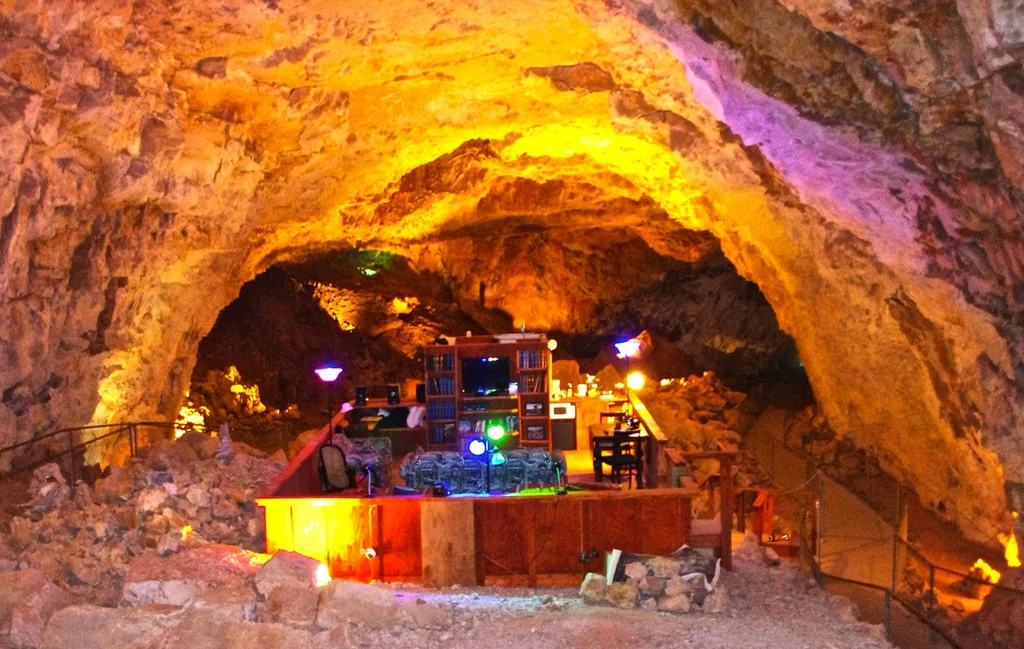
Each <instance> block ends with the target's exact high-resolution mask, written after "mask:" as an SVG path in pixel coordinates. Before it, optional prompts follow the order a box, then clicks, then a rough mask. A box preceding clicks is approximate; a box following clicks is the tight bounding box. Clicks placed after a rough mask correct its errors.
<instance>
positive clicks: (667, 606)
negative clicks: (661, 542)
mask: <svg viewBox="0 0 1024 649" xmlns="http://www.w3.org/2000/svg"><path fill="white" fill-rule="evenodd" d="M719 571H720V563H719V561H718V560H717V559H715V558H714V557H713V556H710V555H708V554H705V553H703V552H700V551H698V550H693V549H691V548H684V549H683V550H682V551H680V552H677V553H675V554H673V555H672V556H668V557H639V556H635V555H633V556H631V555H622V558H621V561H620V567H619V568H618V569H617V570H616V572H615V578H614V579H613V580H612V583H608V582H607V579H606V577H605V576H604V575H598V574H596V573H589V574H587V576H586V577H585V578H584V579H583V585H582V586H581V587H580V596H582V597H583V600H584V601H585V602H587V603H589V604H610V605H612V606H615V607H617V608H644V609H656V610H659V611H667V612H671V613H689V612H704V613H721V612H723V611H724V610H725V606H726V593H725V587H724V586H723V585H721V584H719V583H718V577H719Z"/></svg>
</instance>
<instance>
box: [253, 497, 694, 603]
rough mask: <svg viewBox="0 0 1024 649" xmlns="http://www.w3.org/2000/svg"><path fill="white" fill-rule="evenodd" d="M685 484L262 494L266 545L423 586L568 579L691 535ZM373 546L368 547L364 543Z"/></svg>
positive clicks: (337, 568)
mask: <svg viewBox="0 0 1024 649" xmlns="http://www.w3.org/2000/svg"><path fill="white" fill-rule="evenodd" d="M693 495H694V493H693V492H692V491H690V490H686V489H650V490H644V491H612V492H574V493H569V494H565V495H555V494H552V495H528V496H518V495H514V494H507V495H500V496H495V495H492V496H478V497H476V496H475V497H451V498H431V497H425V496H381V497H377V498H345V497H340V498H338V497H334V498H289V497H264V498H259V499H258V500H257V504H259V505H260V506H261V507H264V508H265V509H266V516H267V552H269V553H273V552H277V551H278V550H289V551H293V552H300V553H302V554H304V555H307V556H310V557H313V558H314V559H317V560H320V561H323V562H324V563H326V564H327V566H328V568H329V570H330V573H331V575H332V576H334V577H346V578H352V579H359V580H363V581H369V580H383V581H408V582H419V581H421V582H423V583H424V584H426V585H428V586H450V585H455V584H460V585H467V586H472V585H522V586H526V585H530V586H533V585H576V584H579V583H580V580H581V579H582V578H583V575H584V574H586V573H587V572H603V570H604V563H603V562H604V553H605V552H608V551H610V550H614V549H620V550H625V551H628V552H635V553H641V554H670V553H671V552H673V551H675V550H677V549H678V548H679V547H680V546H682V545H683V544H685V543H687V542H688V541H689V539H690V519H691V500H692V497H693ZM371 548H372V549H373V551H372V552H369V550H370V549H371Z"/></svg>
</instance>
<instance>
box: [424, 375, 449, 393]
mask: <svg viewBox="0 0 1024 649" xmlns="http://www.w3.org/2000/svg"><path fill="white" fill-rule="evenodd" d="M427 393H428V394H432V395H435V396H437V395H454V394H455V377H454V376H432V377H428V378H427Z"/></svg>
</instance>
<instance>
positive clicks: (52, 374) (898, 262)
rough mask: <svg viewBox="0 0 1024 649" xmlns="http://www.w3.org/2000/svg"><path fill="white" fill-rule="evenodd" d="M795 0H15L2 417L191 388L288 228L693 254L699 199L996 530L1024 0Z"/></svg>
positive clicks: (845, 410) (806, 346)
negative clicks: (1020, 5) (621, 237)
mask: <svg viewBox="0 0 1024 649" xmlns="http://www.w3.org/2000/svg"><path fill="white" fill-rule="evenodd" d="M785 4H786V5H787V6H785V7H784V6H783V5H782V4H776V3H770V2H767V1H762V0H742V1H740V2H737V3H719V2H712V1H711V0H679V1H678V2H668V1H666V0H649V1H648V2H641V1H639V0H634V1H631V0H621V1H619V2H603V1H596V0H593V1H591V0H580V1H569V0H522V1H520V2H514V3H494V2H491V3H486V2H471V3H412V2H388V3H354V2H327V1H326V0H297V1H295V2H274V1H267V2H249V1H243V0H219V1H215V2H196V1H193V0H185V1H183V2H178V3H163V2H158V1H157V0H142V1H140V2H133V3H123V2H115V1H114V0H99V1H96V2H89V3H79V2H71V1H70V0H53V1H47V2H43V1H42V0H29V1H27V2H13V1H12V0H5V1H4V2H2V3H0V151H2V153H3V155H2V156H0V391H2V394H3V403H2V405H0V443H2V444H4V445H6V444H9V443H14V442H17V441H21V440H24V439H27V438H29V437H31V436H32V435H33V434H37V433H41V432H44V431H45V430H48V429H52V428H53V427H54V426H56V425H58V424H59V425H75V424H85V423H88V422H90V421H94V422H98V421H129V420H137V419H149V418H153V417H160V418H164V419H167V420H168V421H170V420H173V418H174V417H175V415H176V414H177V413H178V410H179V407H180V406H181V405H182V395H183V394H184V393H185V388H186V385H187V382H188V379H189V376H190V373H191V368H192V365H193V363H194V360H195V355H196V349H197V346H198V343H199V340H200V339H201V338H202V336H203V335H204V334H205V333H206V332H208V331H209V330H210V328H211V327H212V325H213V323H214V321H215V319H216V317H217V314H218V312H219V311H220V310H221V309H222V308H223V307H224V306H225V305H227V304H228V303H229V302H230V301H231V300H232V299H233V298H234V297H235V296H236V295H237V293H238V291H239V289H240V287H241V286H242V284H243V283H244V282H246V281H247V280H249V279H251V278H253V277H254V276H255V275H256V274H257V273H258V272H260V271H262V270H264V269H266V268H268V267H269V266H270V265H272V264H274V263H277V262H281V261H288V260H299V259H302V258H304V257H306V256H308V255H311V254H313V253H317V252H326V251H328V250H331V249H335V248H338V247H355V246H358V247H362V248H367V249H379V250H389V251H394V252H401V253H403V254H407V255H409V256H411V257H413V258H418V259H421V260H422V261H423V263H424V264H425V265H429V262H430V260H431V259H433V260H439V259H440V260H442V261H443V260H444V259H445V258H446V257H447V256H449V255H450V256H451V257H452V258H457V257H458V255H459V254H461V253H459V252H457V251H452V250H448V249H447V247H446V246H447V244H446V242H449V241H451V240H453V239H456V238H460V237H461V238H471V239H480V240H481V241H482V240H483V238H485V237H487V236H489V235H491V234H493V233H494V232H496V231H500V230H501V229H502V228H512V229H514V228H516V227H521V228H524V229H532V230H533V231H536V232H543V231H547V230H550V229H552V228H560V229H564V230H567V231H573V230H579V229H583V228H593V227H607V228H628V229H630V230H631V231H633V232H635V233H636V235H637V236H639V237H641V238H642V239H643V240H644V241H645V242H646V243H647V245H649V246H651V248H653V249H655V250H657V251H658V252H661V253H662V254H667V255H670V256H671V255H673V254H674V255H676V256H678V257H679V258H684V257H686V258H692V257H693V256H694V255H699V250H698V248H699V246H695V242H694V241H692V240H690V239H688V237H691V235H690V234H687V232H688V231H693V230H697V231H702V232H706V233H708V234H709V235H710V236H709V238H708V241H712V242H713V241H714V240H716V239H717V241H718V242H719V244H720V246H721V249H722V250H723V252H724V253H725V255H726V256H727V257H728V258H729V259H730V260H731V261H732V262H733V263H734V264H735V265H736V267H737V269H738V270H739V272H740V273H741V274H742V275H743V276H744V277H746V278H748V279H750V280H751V281H754V282H756V283H757V284H758V285H759V286H760V288H761V290H762V291H763V293H764V295H765V296H766V298H767V299H768V301H769V302H770V303H771V305H772V306H773V308H774V309H775V311H776V314H777V316H778V319H779V323H780V325H781V326H782V328H783V329H784V330H785V331H787V332H788V333H789V334H791V335H792V336H793V337H794V338H795V340H796V342H797V346H798V348H799V352H800V356H801V358H802V359H803V362H804V363H805V365H806V368H807V372H808V375H809V377H810V380H811V383H812V386H813V388H814V392H815V397H816V398H817V400H818V401H819V403H820V405H821V407H822V409H823V411H824V412H825V414H826V415H827V417H828V419H829V422H830V425H831V426H832V427H833V428H834V429H835V430H836V431H839V433H840V434H842V435H849V436H851V437H853V438H854V439H856V441H857V443H858V444H859V445H860V446H862V447H863V448H865V449H867V450H869V451H871V452H872V453H874V454H876V455H877V456H878V457H879V459H880V461H881V463H882V464H883V466H884V467H885V468H886V469H887V470H888V471H890V472H891V473H893V474H894V475H895V476H897V477H899V478H900V479H902V480H905V481H907V482H909V483H910V484H912V485H913V486H914V488H915V489H916V490H917V491H918V493H919V494H920V495H921V498H922V500H923V501H924V502H925V504H926V505H929V506H931V507H934V508H936V509H938V510H941V511H943V512H945V514H946V515H947V516H948V517H950V518H951V519H952V520H954V521H956V522H957V523H958V524H960V525H961V528H962V529H963V530H964V531H965V532H966V533H967V534H968V535H970V536H972V537H973V538H976V539H979V540H982V541H984V542H986V543H990V544H992V543H995V540H994V539H996V534H997V533H998V532H1004V533H1005V532H1006V531H1008V530H1009V527H1010V525H1011V522H1010V521H1011V519H1010V516H1009V510H1010V507H1011V506H1014V507H1017V508H1020V507H1021V506H1024V503H1022V502H1020V501H1021V500H1024V488H1022V487H1021V485H1024V433H1022V432H1021V430H1022V429H1021V427H1020V424H1019V422H1020V418H1021V416H1022V414H1024V411H1022V402H1021V399H1020V398H1019V394H1020V390H1021V389H1022V388H1024V377H1021V376H1020V373H1021V372H1022V371H1024V370H1021V369H1020V368H1021V367H1024V363H1022V361H1024V357H1022V349H1024V334H1022V329H1021V326H1022V325H1021V323H1020V318H1019V311H1020V306H1021V300H1022V299H1024V297H1022V296H1024V280H1022V276H1024V236H1022V232H1021V227H1020V215H1021V214H1022V211H1024V210H1022V203H1021V198H1020V196H1021V194H1020V192H1021V191H1022V190H1024V174H1022V173H1021V168H1020V160H1021V159H1024V156H1022V155H1020V154H1021V152H1022V151H1024V143H1022V142H1024V141H1022V138H1021V135H1020V134H1021V133H1022V132H1024V129H1022V128H1021V120H1022V119H1024V118H1021V117H1020V116H1021V115H1024V111H1022V110H1018V108H1019V107H1020V106H1021V103H1022V99H1021V97H1022V95H1024V93H1022V92H1021V85H1020V78H1019V68H1020V60H1019V57H1020V52H1021V49H1020V47H1019V46H1020V43H1021V34H1022V33H1024V30H1022V29H1021V21H1022V18H1021V17H1020V15H1014V14H1013V13H1012V11H1010V10H1008V9H1006V6H1004V5H1002V4H999V3H988V2H984V1H982V0H978V1H970V0H963V1H962V2H959V3H957V4H956V6H950V7H945V6H943V7H939V8H932V9H929V10H927V11H925V10H923V9H922V10H917V9H913V10H911V9H893V10H892V11H893V12H895V13H896V14H899V13H900V12H910V13H912V14H913V15H910V14H909V13H908V15H907V16H905V18H906V20H902V21H901V20H892V14H891V13H890V10H889V9H885V10H884V11H883V9H884V5H885V3H868V6H866V7H864V8H863V9H857V10H853V9H850V8H849V5H847V4H846V3H832V2H828V1H825V0H806V1H804V0H800V1H798V2H791V3H785ZM833 4H835V5H836V6H840V5H842V7H845V8H843V9H842V11H837V10H835V8H834V7H833ZM1007 6H1008V5H1007ZM958 8H960V9H961V10H960V11H959V13H958V11H957V9H958ZM850 12H852V13H853V14H857V13H858V12H863V17H864V18H865V20H857V19H856V18H857V17H856V16H852V15H849V14H850ZM1018 14H1019V12H1018ZM911 19H913V20H911ZM865 21H866V22H865ZM865 25H867V26H865ZM825 30H828V31H835V32H836V33H838V34H839V36H838V37H836V36H833V35H831V34H827V33H826V31H825ZM842 38H847V39H849V43H843V42H841V39H842ZM850 43H853V44H859V45H858V47H851V46H850ZM935 43H952V45H949V46H948V47H946V48H943V47H940V46H937V45H935ZM1015 57H1016V58H1015ZM1014 70H1017V72H1016V73H1015V72H1014ZM1014 74H1016V75H1017V76H1014ZM965 88H971V89H976V94H977V95H978V96H977V97H974V96H973V95H972V96H970V97H969V96H968V94H967V92H968V91H967V90H964V89H965ZM971 92H975V90H972V91H971ZM481 245H484V244H483V243H481ZM624 272H625V271H624ZM534 303H535V300H526V299H524V301H523V303H522V304H518V305H517V304H514V303H510V304H509V307H510V308H511V309H512V310H526V308H527V305H528V304H534ZM388 306H391V305H385V308H387V307H388ZM339 308H340V307H339ZM394 308H396V309H397V308H398V307H397V306H396V307H394ZM559 310H563V309H559ZM358 311H359V310H358V309H354V310H353V311H352V313H353V315H352V318H356V317H360V316H358V313H357V312H358ZM339 313H340V312H339ZM348 313H349V311H345V314H348ZM338 317H339V322H340V321H342V320H344V321H346V322H348V321H349V316H348V315H339V316H338ZM1007 494H1009V496H1010V499H1011V500H1013V501H1015V502H1012V503H1008V500H1007Z"/></svg>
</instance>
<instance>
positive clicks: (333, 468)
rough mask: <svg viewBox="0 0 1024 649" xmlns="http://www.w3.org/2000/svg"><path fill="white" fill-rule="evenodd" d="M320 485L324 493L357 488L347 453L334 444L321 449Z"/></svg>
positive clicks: (325, 445)
mask: <svg viewBox="0 0 1024 649" xmlns="http://www.w3.org/2000/svg"><path fill="white" fill-rule="evenodd" d="M320 485H321V487H322V490H323V492H324V493H332V492H337V491H345V490H347V489H352V488H353V487H355V486H356V476H355V475H354V474H353V473H352V471H350V470H349V468H348V464H347V463H346V458H345V451H343V450H341V448H339V447H337V446H335V445H333V444H324V445H323V446H321V447H320Z"/></svg>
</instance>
